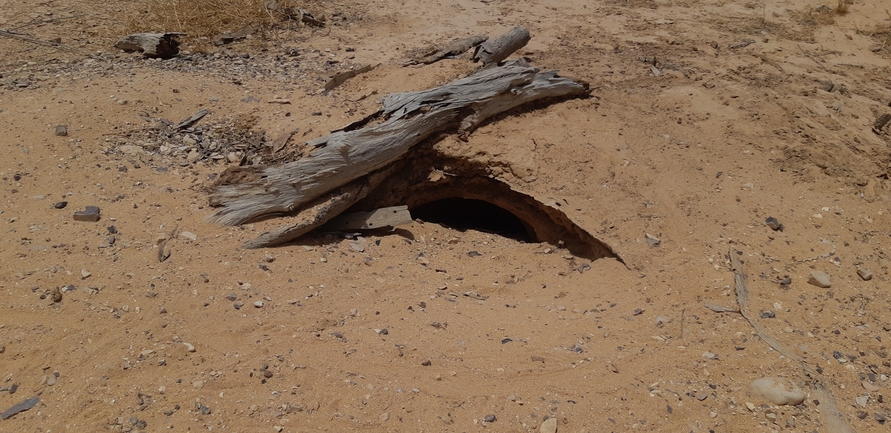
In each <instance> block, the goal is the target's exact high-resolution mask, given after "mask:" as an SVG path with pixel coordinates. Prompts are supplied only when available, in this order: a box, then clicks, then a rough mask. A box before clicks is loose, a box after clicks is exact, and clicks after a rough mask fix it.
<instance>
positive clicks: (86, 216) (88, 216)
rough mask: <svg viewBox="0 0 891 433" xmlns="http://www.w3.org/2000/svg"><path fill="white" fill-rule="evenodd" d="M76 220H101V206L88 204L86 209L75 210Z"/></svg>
mask: <svg viewBox="0 0 891 433" xmlns="http://www.w3.org/2000/svg"><path fill="white" fill-rule="evenodd" d="M74 220H75V221H87V222H96V221H99V207H97V206H87V207H86V209H85V210H82V211H78V212H75V213H74Z"/></svg>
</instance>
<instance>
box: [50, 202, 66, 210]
mask: <svg viewBox="0 0 891 433" xmlns="http://www.w3.org/2000/svg"><path fill="white" fill-rule="evenodd" d="M65 206H68V202H67V201H60V202H56V203H53V207H54V208H56V209H65Z"/></svg>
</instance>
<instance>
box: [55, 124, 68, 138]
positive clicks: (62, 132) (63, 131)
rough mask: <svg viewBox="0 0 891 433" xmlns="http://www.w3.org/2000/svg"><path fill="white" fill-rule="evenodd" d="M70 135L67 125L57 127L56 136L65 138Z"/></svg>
mask: <svg viewBox="0 0 891 433" xmlns="http://www.w3.org/2000/svg"><path fill="white" fill-rule="evenodd" d="M67 135H68V127H67V126H65V125H59V126H56V136H59V137H65V136H67Z"/></svg>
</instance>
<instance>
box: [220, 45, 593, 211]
mask: <svg viewBox="0 0 891 433" xmlns="http://www.w3.org/2000/svg"><path fill="white" fill-rule="evenodd" d="M587 92H588V89H587V86H586V85H584V84H580V83H577V82H575V81H573V80H570V79H567V78H562V77H559V76H558V75H557V74H556V72H539V70H538V69H535V68H532V67H529V66H528V65H525V64H524V63H523V62H519V63H516V62H515V63H509V64H506V65H504V66H500V67H494V68H488V69H483V70H480V71H478V72H477V73H475V74H473V75H471V76H469V77H466V78H462V79H458V80H455V81H453V82H451V83H448V84H445V85H443V86H440V87H437V88H434V89H430V90H424V91H418V92H405V93H396V94H391V95H389V96H388V97H387V98H386V99H385V100H384V104H383V108H382V109H381V110H380V112H379V113H378V114H379V115H380V116H382V117H383V119H384V120H383V122H382V123H379V124H376V125H373V126H366V127H359V128H358V129H354V130H341V131H336V132H333V133H331V134H329V135H327V136H325V137H322V138H318V139H315V140H311V141H309V142H308V145H310V146H312V147H314V148H315V149H314V150H313V151H311V152H310V154H309V155H308V156H307V157H304V158H302V159H299V160H297V161H293V162H290V163H288V164H285V165H282V166H276V167H260V168H256V169H251V170H253V171H250V172H249V173H248V172H247V171H245V172H246V175H245V176H244V177H243V178H242V180H240V181H237V182H233V183H226V182H222V179H225V178H226V176H225V173H224V176H222V178H221V182H220V183H219V184H217V185H215V186H213V187H212V188H211V193H210V196H209V199H210V204H211V205H212V206H215V207H217V210H216V211H215V212H214V213H213V214H212V215H211V216H210V217H209V219H210V220H211V221H215V222H218V223H222V224H227V225H235V224H242V223H244V222H247V221H250V220H254V219H257V218H261V217H264V216H271V215H277V214H290V213H293V212H294V211H298V210H300V208H301V207H302V206H304V205H306V204H307V203H309V202H310V201H312V200H313V199H315V198H317V197H319V196H321V195H322V194H325V193H327V192H329V191H332V190H334V189H336V188H338V187H341V186H343V185H346V184H347V183H349V182H351V181H353V180H355V179H358V178H360V177H362V176H365V175H367V174H368V173H371V172H373V171H375V170H379V169H381V168H383V167H385V166H387V165H388V164H390V163H392V162H394V161H396V160H398V159H400V158H401V157H402V156H403V155H405V153H406V152H407V151H408V150H409V149H410V148H411V147H412V146H414V145H415V144H417V143H420V142H421V141H423V140H424V139H426V138H427V137H429V136H430V135H432V134H433V133H435V132H438V131H442V130H444V129H447V128H449V127H455V126H458V127H459V132H460V133H461V134H462V135H464V136H466V135H467V134H469V133H470V132H471V131H472V130H473V129H474V128H476V127H477V126H479V125H480V124H481V123H482V122H484V121H485V120H486V119H488V118H490V117H491V116H494V115H496V114H499V113H502V112H504V111H507V110H510V109H511V108H514V107H517V106H519V105H522V104H525V103H528V102H531V101H534V100H537V99H542V98H550V97H557V96H573V95H576V96H577V95H585V94H587ZM333 216H336V215H332V216H331V217H333ZM329 219H330V218H329Z"/></svg>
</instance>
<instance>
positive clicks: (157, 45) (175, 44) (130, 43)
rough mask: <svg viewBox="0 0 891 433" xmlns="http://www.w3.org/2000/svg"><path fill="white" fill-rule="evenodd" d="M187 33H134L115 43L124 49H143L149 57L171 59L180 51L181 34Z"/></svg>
mask: <svg viewBox="0 0 891 433" xmlns="http://www.w3.org/2000/svg"><path fill="white" fill-rule="evenodd" d="M183 35H185V33H134V34H132V35H127V36H124V37H122V38H121V39H119V40H118V42H117V43H115V44H114V46H115V48H120V49H122V50H124V51H142V53H143V54H144V55H145V56H147V57H160V58H162V59H169V58H171V57H173V56H175V55H177V54H178V53H179V39H177V38H178V37H179V36H183Z"/></svg>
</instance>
